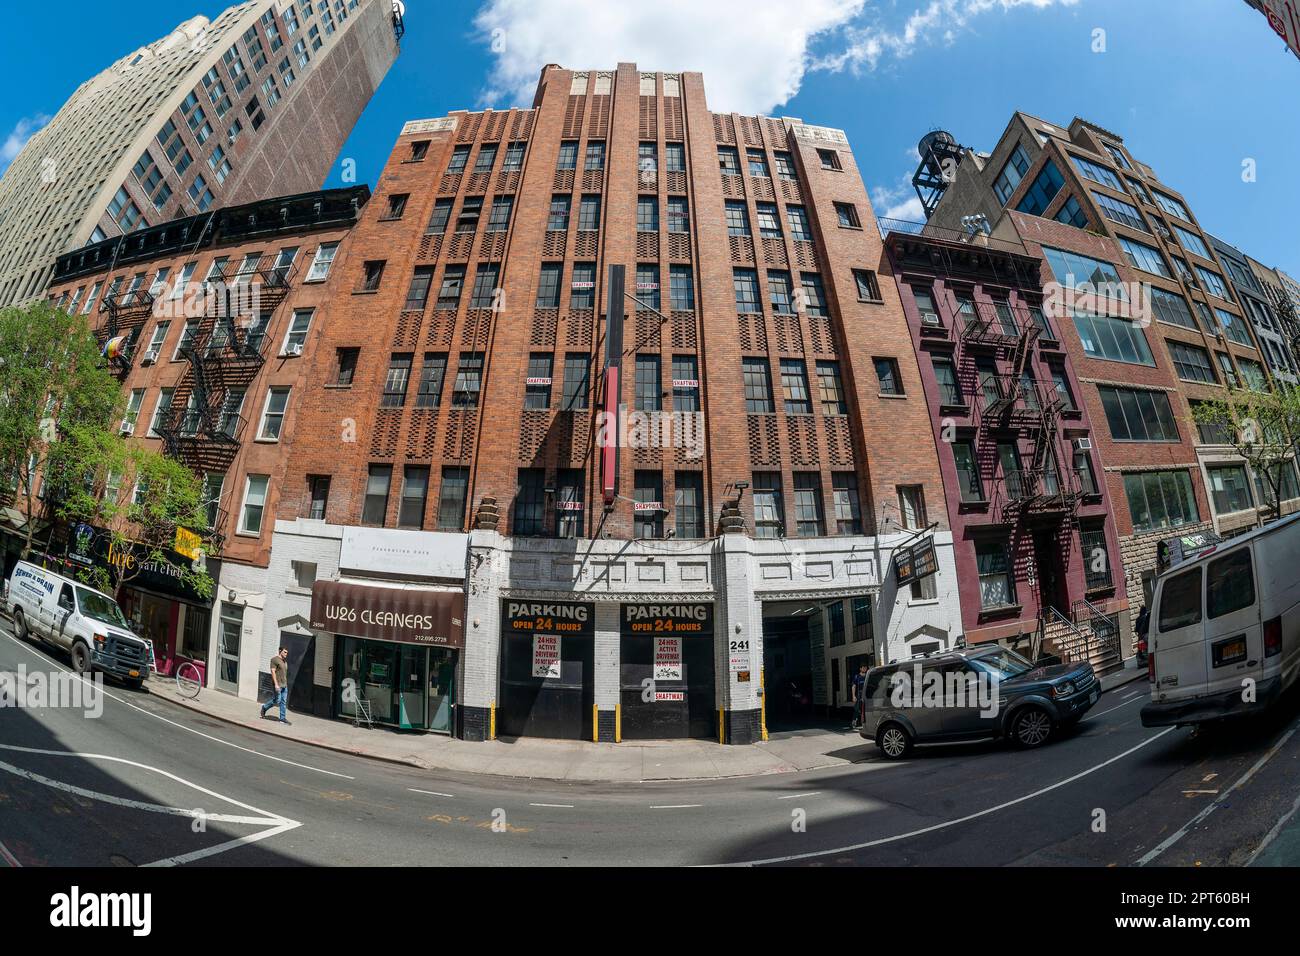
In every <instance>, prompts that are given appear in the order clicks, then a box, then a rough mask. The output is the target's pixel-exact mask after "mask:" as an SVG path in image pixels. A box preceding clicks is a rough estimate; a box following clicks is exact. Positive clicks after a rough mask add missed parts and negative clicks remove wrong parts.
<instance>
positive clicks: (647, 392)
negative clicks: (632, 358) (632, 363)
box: [635, 355, 663, 412]
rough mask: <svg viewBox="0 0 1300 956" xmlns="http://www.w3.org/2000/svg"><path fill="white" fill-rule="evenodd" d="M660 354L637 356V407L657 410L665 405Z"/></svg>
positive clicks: (640, 409)
mask: <svg viewBox="0 0 1300 956" xmlns="http://www.w3.org/2000/svg"><path fill="white" fill-rule="evenodd" d="M659 374H660V373H659V356H658V355H638V356H637V357H636V383H635V384H636V409H637V410H638V411H642V412H657V411H659V410H660V409H661V408H662V407H663V401H662V391H663V388H662V385H661V384H660V378H659Z"/></svg>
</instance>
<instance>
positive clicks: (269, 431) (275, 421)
mask: <svg viewBox="0 0 1300 956" xmlns="http://www.w3.org/2000/svg"><path fill="white" fill-rule="evenodd" d="M288 407H289V389H287V388H273V389H271V390H270V391H268V392H267V394H266V407H264V408H263V409H262V427H261V429H260V430H259V431H258V433H257V437H258V439H259V440H261V441H279V440H280V433H281V431H282V430H283V429H284V413H285V409H286V408H288Z"/></svg>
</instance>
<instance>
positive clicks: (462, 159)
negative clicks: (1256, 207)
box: [447, 146, 469, 173]
mask: <svg viewBox="0 0 1300 956" xmlns="http://www.w3.org/2000/svg"><path fill="white" fill-rule="evenodd" d="M468 162H469V147H468V146H457V147H456V148H455V149H453V150H452V151H451V159H450V160H448V162H447V172H448V173H463V172H464V171H465V164H466V163H468Z"/></svg>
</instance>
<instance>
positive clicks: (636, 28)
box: [475, 0, 863, 114]
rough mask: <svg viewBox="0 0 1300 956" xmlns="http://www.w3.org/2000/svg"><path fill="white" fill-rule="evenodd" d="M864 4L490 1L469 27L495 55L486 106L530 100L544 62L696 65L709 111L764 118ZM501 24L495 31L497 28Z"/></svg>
mask: <svg viewBox="0 0 1300 956" xmlns="http://www.w3.org/2000/svg"><path fill="white" fill-rule="evenodd" d="M862 7H863V0H802V2H800V3H798V4H791V3H789V2H788V0H654V2H651V3H645V2H636V3H627V2H605V3H592V2H590V0H488V2H487V3H485V4H484V6H483V8H482V10H481V11H480V12H479V14H478V16H477V17H476V19H475V25H476V26H477V27H478V29H479V30H480V32H481V36H482V38H483V39H484V41H485V42H487V43H489V45H490V49H492V51H493V53H494V55H495V56H496V64H495V68H494V70H493V73H492V78H491V89H489V90H488V91H487V94H486V96H485V99H486V100H487V101H488V102H496V101H498V100H502V99H504V100H507V101H509V102H514V103H530V102H531V101H532V96H533V90H534V88H535V87H536V85H537V77H538V74H539V73H540V71H541V68H542V67H543V66H544V65H546V64H547V63H558V64H560V65H561V66H565V67H568V68H569V69H575V70H585V69H613V68H614V66H615V65H617V64H618V63H620V62H623V63H627V62H633V63H636V64H637V65H638V66H639V67H641V68H642V69H643V70H647V71H650V70H654V71H664V72H684V71H698V72H701V73H703V74H704V76H705V81H706V83H707V84H708V90H707V92H708V98H709V107H710V108H711V109H714V110H719V111H730V110H735V111H736V112H740V113H747V114H763V113H766V112H768V111H769V110H771V109H772V108H773V107H775V106H777V105H779V104H781V103H784V102H786V101H787V100H789V99H790V98H791V97H793V96H794V95H795V94H796V93H798V92H799V84H800V82H801V81H802V80H803V76H804V73H805V72H806V70H807V68H808V65H809V63H810V60H811V56H810V53H809V44H810V42H811V41H812V39H813V38H814V37H817V36H820V35H822V34H826V33H828V32H829V31H834V30H839V29H842V28H843V27H845V26H846V25H847V24H848V23H849V22H851V21H852V19H853V18H854V17H856V16H857V15H858V14H859V13H861V11H862ZM498 30H500V31H501V32H500V33H495V32H494V31H498Z"/></svg>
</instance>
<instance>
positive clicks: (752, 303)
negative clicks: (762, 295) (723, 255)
mask: <svg viewBox="0 0 1300 956" xmlns="http://www.w3.org/2000/svg"><path fill="white" fill-rule="evenodd" d="M732 285H733V287H734V288H735V292H736V311H737V312H762V311H763V307H762V305H761V304H760V303H759V298H758V273H757V272H756V271H754V270H753V269H733V270H732Z"/></svg>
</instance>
